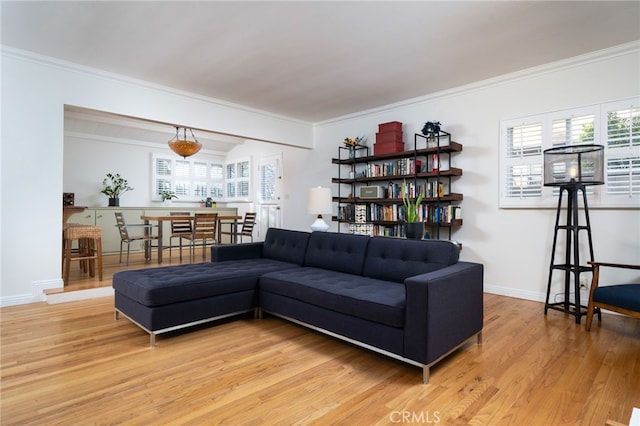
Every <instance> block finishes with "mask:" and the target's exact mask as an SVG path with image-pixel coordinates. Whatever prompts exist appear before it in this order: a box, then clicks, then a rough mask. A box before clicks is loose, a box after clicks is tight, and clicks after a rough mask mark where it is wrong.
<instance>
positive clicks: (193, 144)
mask: <svg viewBox="0 0 640 426" xmlns="http://www.w3.org/2000/svg"><path fill="white" fill-rule="evenodd" d="M189 132H191V137H192V138H193V140H192V141H191V140H187V128H186V127H185V128H184V129H183V135H184V136H183V137H182V139H181V138H180V127H177V126H176V136H175V138H173V139H171V140H170V141H169V148H171V150H172V151H173V152H175V153H176V154H178V155H180V156H182V157H184V158H187V157H190V156H192V155H193V154H195V153H197V152H198V151H200V148H202V144H201V143H200V142H198V140H197V139H196V137H195V135H194V134H193V130H191V129H189Z"/></svg>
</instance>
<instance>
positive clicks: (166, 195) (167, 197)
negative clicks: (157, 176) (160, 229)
mask: <svg viewBox="0 0 640 426" xmlns="http://www.w3.org/2000/svg"><path fill="white" fill-rule="evenodd" d="M160 198H162V204H164V205H165V206H167V205H170V204H171V200H173V199H176V200H177V199H178V196H177V195H176V193H175V192H173V191H167V190H164V191H160Z"/></svg>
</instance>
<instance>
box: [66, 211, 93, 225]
mask: <svg viewBox="0 0 640 426" xmlns="http://www.w3.org/2000/svg"><path fill="white" fill-rule="evenodd" d="M69 223H79V224H81V225H95V224H96V211H95V210H91V209H87V210H85V211H83V212H80V213H74V214H72V215H71V216H69V220H67V224H69Z"/></svg>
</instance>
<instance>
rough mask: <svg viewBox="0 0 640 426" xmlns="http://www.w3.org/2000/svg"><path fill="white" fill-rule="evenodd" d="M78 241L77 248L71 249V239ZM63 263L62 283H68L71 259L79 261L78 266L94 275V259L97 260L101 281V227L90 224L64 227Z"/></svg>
mask: <svg viewBox="0 0 640 426" xmlns="http://www.w3.org/2000/svg"><path fill="white" fill-rule="evenodd" d="M74 240H77V241H78V249H77V250H72V246H73V241H74ZM62 244H63V247H64V264H63V267H62V271H63V280H64V284H65V285H67V284H68V283H69V268H70V267H71V261H72V260H77V261H80V262H81V263H80V267H81V268H82V270H83V271H85V272H86V270H87V268H88V270H89V275H90V276H92V277H94V276H95V261H96V259H97V260H98V278H99V279H100V281H102V228H100V227H99V226H92V225H78V224H70V225H69V226H67V227H66V228H65V229H64V237H63V240H62Z"/></svg>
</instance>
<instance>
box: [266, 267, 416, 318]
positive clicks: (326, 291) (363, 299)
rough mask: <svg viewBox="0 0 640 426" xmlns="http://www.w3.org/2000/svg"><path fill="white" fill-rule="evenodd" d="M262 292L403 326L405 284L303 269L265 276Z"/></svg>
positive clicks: (324, 270) (322, 270)
mask: <svg viewBox="0 0 640 426" xmlns="http://www.w3.org/2000/svg"><path fill="white" fill-rule="evenodd" d="M260 292H269V293H275V294H279V295H282V296H286V297H290V298H293V299H297V300H301V301H303V302H306V303H310V304H312V305H316V306H319V307H322V308H326V309H330V310H332V311H336V312H341V313H343V314H347V315H351V316H354V317H358V318H362V319H365V320H369V321H374V322H377V323H381V324H386V325H389V326H392V327H403V325H404V312H405V309H404V308H405V289H404V285H402V284H397V283H393V282H388V281H382V280H376V279H372V278H366V277H362V276H359V275H353V274H346V273H343V272H336V271H330V270H326V269H320V268H312V267H303V268H297V269H295V270H293V269H290V270H285V271H277V272H270V273H268V274H265V275H263V276H262V278H260Z"/></svg>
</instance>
